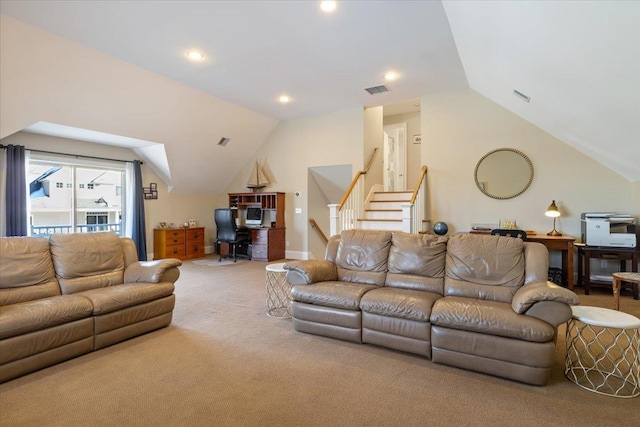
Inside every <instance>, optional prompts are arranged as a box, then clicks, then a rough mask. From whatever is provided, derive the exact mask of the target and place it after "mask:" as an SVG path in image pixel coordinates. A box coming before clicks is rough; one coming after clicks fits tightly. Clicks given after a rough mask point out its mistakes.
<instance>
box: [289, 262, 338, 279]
mask: <svg viewBox="0 0 640 427" xmlns="http://www.w3.org/2000/svg"><path fill="white" fill-rule="evenodd" d="M284 269H285V270H288V271H287V282H289V283H290V284H291V285H309V284H311V283H316V282H327V281H330V280H338V269H337V267H336V265H335V264H334V263H332V262H331V261H325V260H305V261H292V262H287V263H285V265H284Z"/></svg>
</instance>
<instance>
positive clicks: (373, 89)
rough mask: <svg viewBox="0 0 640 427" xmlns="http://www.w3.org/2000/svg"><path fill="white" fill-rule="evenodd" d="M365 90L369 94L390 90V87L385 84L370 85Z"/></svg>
mask: <svg viewBox="0 0 640 427" xmlns="http://www.w3.org/2000/svg"><path fill="white" fill-rule="evenodd" d="M365 90H366V91H367V92H369V95H375V94H377V93H384V92H389V89H388V88H387V87H386V86H385V85H380V86H373V87H368V88H366V89H365Z"/></svg>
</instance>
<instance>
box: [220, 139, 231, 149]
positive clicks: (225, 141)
mask: <svg viewBox="0 0 640 427" xmlns="http://www.w3.org/2000/svg"><path fill="white" fill-rule="evenodd" d="M229 141H230V139H229V138H222V139H220V141H218V145H219V146H221V147H224V146H226V145H227V144H228V143H229Z"/></svg>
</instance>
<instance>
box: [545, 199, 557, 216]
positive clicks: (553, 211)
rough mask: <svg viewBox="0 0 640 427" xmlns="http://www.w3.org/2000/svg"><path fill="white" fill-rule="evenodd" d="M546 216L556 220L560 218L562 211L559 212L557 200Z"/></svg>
mask: <svg viewBox="0 0 640 427" xmlns="http://www.w3.org/2000/svg"><path fill="white" fill-rule="evenodd" d="M544 214H545V215H546V216H548V217H551V218H556V217H559V216H560V211H559V210H558V206H556V201H555V200H553V201H552V202H551V204H550V205H549V207H548V208H547V211H546V212H545V213H544Z"/></svg>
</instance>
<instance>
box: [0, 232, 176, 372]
mask: <svg viewBox="0 0 640 427" xmlns="http://www.w3.org/2000/svg"><path fill="white" fill-rule="evenodd" d="M137 259H138V257H137V253H136V248H135V246H134V243H133V241H132V240H131V239H128V238H120V237H118V236H117V235H116V234H115V233H85V234H54V235H52V236H51V237H50V238H49V239H45V238H36V237H3V238H0V382H4V381H7V380H10V379H12V378H16V377H18V376H20V375H24V374H27V373H29V372H32V371H35V370H38V369H41V368H44V367H46V366H50V365H53V364H55V363H58V362H61V361H63V360H67V359H71V358H73V357H76V356H79V355H81V354H85V353H88V352H91V351H93V350H98V349H100V348H103V347H106V346H108V345H111V344H115V343H117V342H119V341H123V340H125V339H128V338H131V337H134V336H137V335H141V334H143V333H145V332H148V331H151V330H154V329H158V328H161V327H164V326H166V325H168V324H169V323H171V318H172V314H173V308H174V305H175V296H174V294H173V290H174V283H175V281H176V280H177V279H178V277H179V276H180V271H179V270H178V268H177V267H178V266H180V265H181V262H180V261H179V260H177V259H165V260H159V261H149V262H138V260H137Z"/></svg>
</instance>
